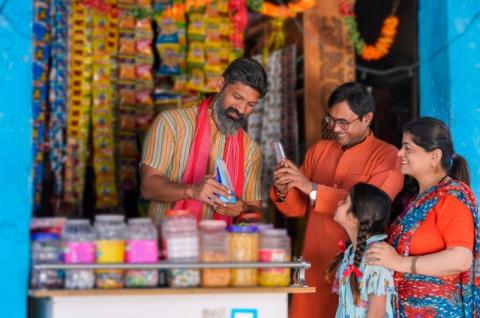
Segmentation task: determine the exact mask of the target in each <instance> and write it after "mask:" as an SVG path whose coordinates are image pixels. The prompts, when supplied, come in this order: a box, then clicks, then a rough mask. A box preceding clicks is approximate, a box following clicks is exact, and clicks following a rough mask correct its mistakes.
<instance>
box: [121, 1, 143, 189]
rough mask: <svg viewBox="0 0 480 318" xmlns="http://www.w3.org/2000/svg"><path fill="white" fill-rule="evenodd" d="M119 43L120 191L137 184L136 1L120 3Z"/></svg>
mask: <svg viewBox="0 0 480 318" xmlns="http://www.w3.org/2000/svg"><path fill="white" fill-rule="evenodd" d="M118 6H119V20H118V27H119V39H118V41H119V43H118V56H117V64H118V74H117V76H118V83H117V87H118V103H119V109H118V111H119V116H118V118H119V120H118V124H117V127H118V132H117V140H118V142H117V148H118V154H119V160H118V161H117V167H118V180H119V187H120V189H121V190H133V189H135V187H136V184H137V175H136V171H135V165H136V161H135V160H136V158H137V156H138V149H137V148H138V147H137V144H136V142H135V136H136V87H135V77H136V75H135V55H136V53H137V41H136V37H135V28H136V21H137V19H136V17H135V14H134V10H135V8H136V2H135V0H133V1H132V0H119V2H118Z"/></svg>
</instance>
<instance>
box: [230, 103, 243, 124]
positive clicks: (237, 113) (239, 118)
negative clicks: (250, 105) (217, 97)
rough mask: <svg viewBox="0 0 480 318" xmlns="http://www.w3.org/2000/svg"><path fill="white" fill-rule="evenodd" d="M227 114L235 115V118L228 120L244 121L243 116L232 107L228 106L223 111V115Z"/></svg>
mask: <svg viewBox="0 0 480 318" xmlns="http://www.w3.org/2000/svg"><path fill="white" fill-rule="evenodd" d="M229 113H234V114H235V115H237V118H229V119H230V120H234V121H242V120H244V119H245V115H242V114H240V113H239V112H238V110H236V109H235V108H233V107H232V106H229V107H227V108H226V109H225V114H229Z"/></svg>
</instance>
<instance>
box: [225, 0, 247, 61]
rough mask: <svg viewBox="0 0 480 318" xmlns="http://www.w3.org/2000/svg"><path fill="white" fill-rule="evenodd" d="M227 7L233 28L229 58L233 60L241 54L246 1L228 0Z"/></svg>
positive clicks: (245, 18) (245, 21) (245, 20)
mask: <svg viewBox="0 0 480 318" xmlns="http://www.w3.org/2000/svg"><path fill="white" fill-rule="evenodd" d="M228 7H229V12H230V21H231V23H232V28H233V30H232V33H231V34H230V42H231V43H232V50H231V51H230V52H231V54H230V59H229V60H230V61H233V60H234V59H236V58H239V57H241V56H243V42H244V31H245V28H246V27H247V24H248V17H247V3H246V1H245V0H229V3H228Z"/></svg>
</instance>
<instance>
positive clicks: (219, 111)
mask: <svg viewBox="0 0 480 318" xmlns="http://www.w3.org/2000/svg"><path fill="white" fill-rule="evenodd" d="M223 101H224V98H223V92H220V93H218V95H217V96H215V99H214V101H213V118H214V119H215V122H216V124H217V126H218V130H220V132H222V133H223V134H224V135H227V136H233V135H235V134H236V133H237V132H238V130H239V129H240V128H242V127H243V126H244V125H245V122H246V120H245V117H244V116H243V115H240V116H242V117H240V119H238V120H234V119H231V118H230V117H228V113H229V111H228V109H229V107H227V108H225V107H224V105H223Z"/></svg>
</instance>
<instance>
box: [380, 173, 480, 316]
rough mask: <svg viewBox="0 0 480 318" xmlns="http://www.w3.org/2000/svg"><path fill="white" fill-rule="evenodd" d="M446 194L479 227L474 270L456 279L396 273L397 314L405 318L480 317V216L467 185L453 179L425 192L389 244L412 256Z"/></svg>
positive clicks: (395, 227) (402, 217) (392, 230)
mask: <svg viewBox="0 0 480 318" xmlns="http://www.w3.org/2000/svg"><path fill="white" fill-rule="evenodd" d="M446 195H452V196H454V197H455V198H457V199H458V200H460V201H461V202H463V204H465V205H466V206H467V207H468V208H469V210H470V211H471V212H472V215H473V220H474V226H475V241H474V259H473V263H472V267H471V268H470V270H468V271H466V272H463V273H461V274H460V275H459V276H454V278H452V276H449V277H434V276H425V275H415V274H408V273H395V286H396V288H397V292H398V303H397V311H398V316H399V317H401V318H403V317H405V318H407V317H423V318H425V317H449V318H456V317H467V318H470V317H479V314H480V308H479V306H480V272H479V271H480V216H479V209H478V204H477V201H476V199H475V197H474V195H473V193H472V191H471V189H470V188H469V187H468V186H467V185H466V184H464V183H463V182H460V181H456V180H449V181H445V182H443V183H440V184H438V185H436V186H433V187H431V188H429V189H428V190H426V191H424V192H423V193H422V194H421V195H420V196H419V197H418V198H417V199H416V200H415V201H414V202H412V203H411V204H410V205H409V207H408V208H407V209H406V211H405V212H404V213H403V214H402V215H400V216H399V217H398V218H397V219H396V220H395V221H394V222H393V223H392V225H391V226H390V228H389V233H388V234H389V239H388V241H389V243H390V244H391V245H392V246H393V247H394V248H395V249H396V250H397V252H398V253H399V254H400V255H402V256H408V255H410V254H409V250H410V243H411V240H412V237H413V235H414V233H415V231H416V230H417V229H418V228H419V227H420V226H421V225H422V224H423V222H424V221H425V219H426V217H427V215H428V213H429V212H430V211H431V210H432V208H433V207H434V206H435V205H436V204H437V203H438V202H439V201H440V199H441V198H442V197H444V196H446ZM459 278H460V279H459Z"/></svg>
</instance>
